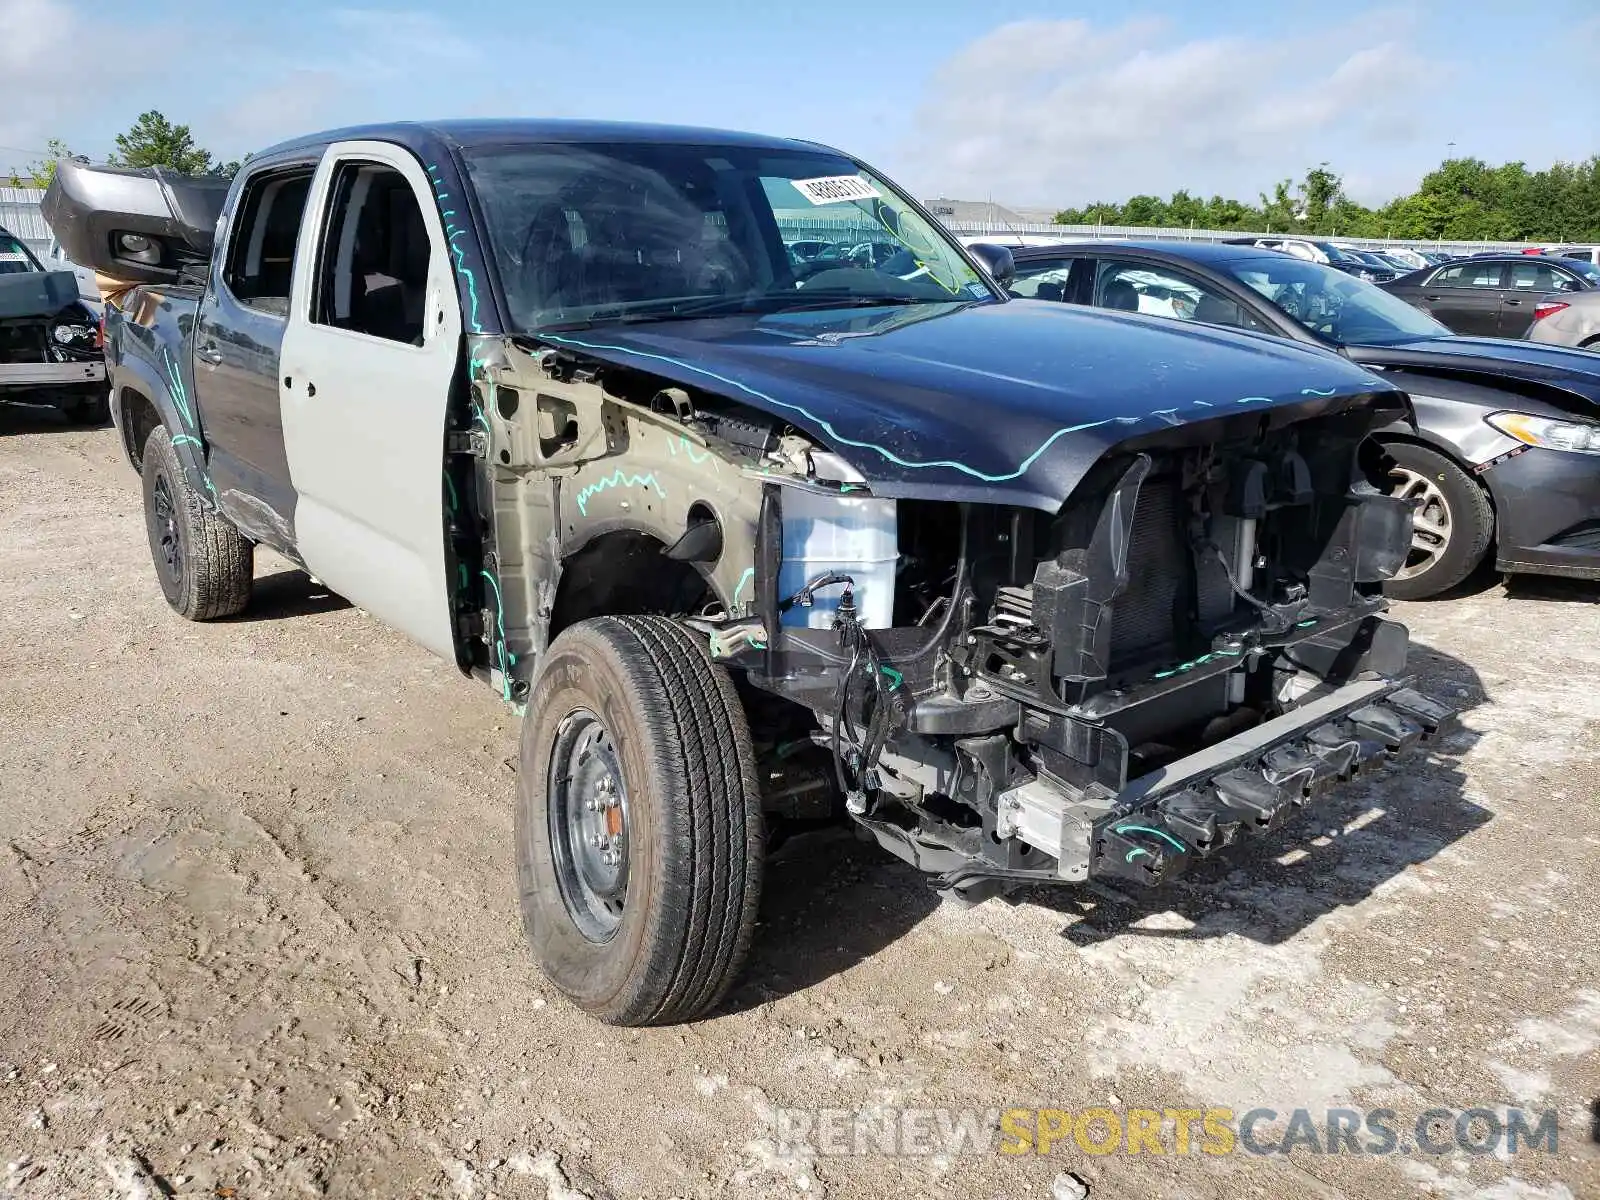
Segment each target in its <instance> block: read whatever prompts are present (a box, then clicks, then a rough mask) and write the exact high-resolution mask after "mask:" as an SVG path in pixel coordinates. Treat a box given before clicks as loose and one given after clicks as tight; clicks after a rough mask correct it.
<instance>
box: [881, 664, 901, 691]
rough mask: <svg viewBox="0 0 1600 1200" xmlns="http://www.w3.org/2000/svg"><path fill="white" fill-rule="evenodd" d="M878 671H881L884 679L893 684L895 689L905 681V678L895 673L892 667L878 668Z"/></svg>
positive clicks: (897, 672)
mask: <svg viewBox="0 0 1600 1200" xmlns="http://www.w3.org/2000/svg"><path fill="white" fill-rule="evenodd" d="M878 670H880V671H882V672H883V674H884V677H885V678H887V679H888V680H889V681H890V682H891V683H893V684H894V686H895V687H899V686H900V685H901V684H903V683H905V681H906V677H905V676H904V675H902V674H900V672H899V671H896V670H895V669H894V668H893V667H879V668H878Z"/></svg>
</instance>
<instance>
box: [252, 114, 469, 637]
mask: <svg viewBox="0 0 1600 1200" xmlns="http://www.w3.org/2000/svg"><path fill="white" fill-rule="evenodd" d="M307 214H308V216H307V220H306V223H305V226H304V227H305V229H306V230H308V231H311V230H317V231H319V232H318V233H317V234H316V236H314V237H303V238H301V239H300V245H299V248H298V251H297V257H296V264H295V267H296V269H295V283H294V293H293V296H292V297H291V301H290V313H289V324H288V328H287V330H286V331H285V333H284V338H283V354H282V377H281V378H280V380H279V397H280V403H281V407H282V412H283V441H284V449H285V452H286V455H287V458H288V461H289V477H290V480H291V481H292V482H293V484H294V489H295V492H296V501H295V514H294V522H295V534H296V541H297V543H298V547H299V550H300V555H301V557H302V558H303V559H304V561H305V566H306V569H307V570H308V571H310V572H311V573H312V574H314V575H315V576H317V578H319V579H321V580H322V581H323V582H324V583H326V584H327V585H328V587H329V588H331V589H332V590H333V591H335V592H337V593H338V594H339V595H341V596H343V597H345V598H346V599H347V600H349V601H351V602H352V603H354V604H358V605H360V606H361V607H362V608H365V609H366V610H367V611H368V612H370V613H372V614H373V615H374V616H376V617H377V618H378V619H379V620H381V621H383V622H384V623H385V624H386V625H389V626H391V627H393V628H395V629H398V630H400V631H401V632H402V633H404V634H406V635H408V636H409V637H411V638H412V639H414V640H415V641H417V642H419V643H421V644H422V645H424V646H426V647H427V648H428V649H430V650H433V651H434V652H436V653H438V654H441V655H444V656H445V657H447V658H451V657H454V653H455V651H454V638H453V626H452V617H451V604H450V589H449V586H448V583H447V580H446V577H445V537H446V535H445V518H444V502H443V471H444V430H445V408H446V403H447V400H448V397H449V394H450V387H451V383H452V380H453V376H454V373H455V370H456V366H457V355H458V352H459V348H460V342H461V309H460V305H459V303H458V301H457V299H456V291H455V278H454V275H453V273H452V271H451V269H450V263H449V256H448V250H447V246H446V242H445V238H444V231H443V229H442V228H441V226H440V222H439V216H438V211H437V208H436V206H435V204H434V200H433V190H432V188H431V187H430V186H429V183H428V178H427V176H426V175H425V174H424V172H423V170H422V168H421V166H419V165H418V163H417V161H416V160H415V159H414V158H413V157H412V156H411V155H410V154H408V153H407V152H406V151H405V150H403V149H401V148H400V147H398V146H392V145H389V144H387V143H384V142H367V141H351V142H340V143H337V144H335V145H333V146H331V147H329V149H328V150H327V152H326V153H325V155H324V156H323V159H322V162H321V164H320V165H319V167H318V169H317V175H316V179H315V180H314V181H313V183H312V188H311V198H310V204H309V205H308V208H307Z"/></svg>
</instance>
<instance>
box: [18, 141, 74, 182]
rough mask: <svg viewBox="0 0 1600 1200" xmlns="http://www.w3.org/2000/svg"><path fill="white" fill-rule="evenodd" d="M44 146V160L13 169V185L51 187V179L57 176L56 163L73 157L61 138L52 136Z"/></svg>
mask: <svg viewBox="0 0 1600 1200" xmlns="http://www.w3.org/2000/svg"><path fill="white" fill-rule="evenodd" d="M44 148H45V157H44V159H43V160H42V161H40V162H36V163H30V164H29V165H28V166H26V167H24V168H23V169H22V170H20V171H19V170H17V169H16V168H15V167H13V168H12V169H11V186H12V187H35V188H46V187H49V186H50V181H51V180H52V179H54V178H55V177H56V163H57V162H59V161H60V160H61V159H63V158H71V157H72V151H71V150H69V149H68V148H67V144H66V143H65V142H63V141H62V140H61V139H60V138H51V139H50V140H49V141H48V142H46V143H45V144H44Z"/></svg>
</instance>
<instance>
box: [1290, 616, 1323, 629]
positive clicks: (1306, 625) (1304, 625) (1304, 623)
mask: <svg viewBox="0 0 1600 1200" xmlns="http://www.w3.org/2000/svg"><path fill="white" fill-rule="evenodd" d="M1319 620H1321V618H1320V617H1312V618H1311V619H1310V620H1309V621H1300V622H1297V623H1296V624H1295V628H1296V629H1310V628H1311V627H1312V626H1313V625H1315V624H1316V623H1317V622H1318V621H1319Z"/></svg>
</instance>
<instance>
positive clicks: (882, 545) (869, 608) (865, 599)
mask: <svg viewBox="0 0 1600 1200" xmlns="http://www.w3.org/2000/svg"><path fill="white" fill-rule="evenodd" d="M899 559H900V543H899V530H898V527H897V525H896V522H895V510H894V501H893V500H878V499H874V498H872V497H871V496H859V497H856V496H850V495H842V496H841V495H838V494H836V493H828V492H814V491H810V490H808V489H805V488H794V487H789V488H784V489H783V563H782V565H781V566H780V567H779V569H778V599H779V600H786V599H788V598H789V597H790V596H792V595H794V594H795V593H796V592H798V591H799V590H800V589H801V588H803V587H804V586H805V585H806V584H807V583H808V582H810V581H811V580H813V579H815V578H816V577H817V576H819V575H825V574H827V573H828V572H829V571H837V572H839V573H840V574H841V575H848V576H850V578H852V579H854V580H855V587H854V591H855V602H856V613H857V619H858V620H859V621H860V622H861V624H862V625H864V626H866V627H867V628H868V629H888V628H889V627H890V626H891V625H893V623H894V575H895V566H896V564H897V563H898V562H899ZM843 594H844V586H843V585H842V584H834V585H833V586H832V587H827V588H823V589H822V590H821V591H819V592H818V593H817V594H816V599H815V601H814V602H813V604H812V606H811V607H810V608H802V607H801V606H800V605H798V604H797V605H795V606H794V607H793V608H791V609H790V610H789V611H788V612H786V613H784V614H783V617H782V621H783V624H785V625H806V626H810V627H811V628H813V629H829V628H832V626H833V618H834V613H835V611H836V610H837V609H838V607H839V597H840V596H842V595H843Z"/></svg>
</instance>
